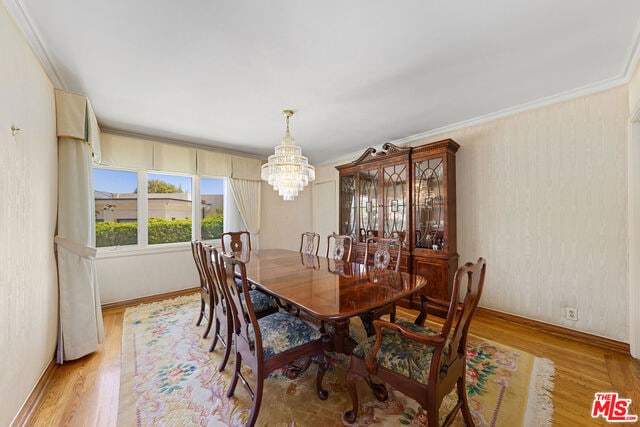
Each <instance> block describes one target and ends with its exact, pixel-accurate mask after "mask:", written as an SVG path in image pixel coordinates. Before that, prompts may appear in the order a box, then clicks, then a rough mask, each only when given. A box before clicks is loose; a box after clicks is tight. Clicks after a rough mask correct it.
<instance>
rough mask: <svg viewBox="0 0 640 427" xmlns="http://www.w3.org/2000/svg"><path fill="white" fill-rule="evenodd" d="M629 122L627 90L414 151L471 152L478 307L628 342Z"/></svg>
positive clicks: (461, 232)
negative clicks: (483, 265)
mask: <svg viewBox="0 0 640 427" xmlns="http://www.w3.org/2000/svg"><path fill="white" fill-rule="evenodd" d="M628 111H629V107H628V99H627V87H626V86H621V87H617V88H613V89H611V90H607V91H604V92H599V93H596V94H593V95H589V96H585V97H580V98H577V99H573V100H570V101H566V102H562V103H558V104H554V105H550V106H547V107H543V108H539V109H536V110H531V111H528V112H524V113H520V114H517V115H513V116H510V117H506V118H503V119H499V120H495V121H491V122H487V123H484V124H480V125H477V126H472V127H467V128H464V129H460V130H456V131H453V132H448V133H446V134H443V135H438V136H434V137H431V138H428V139H424V140H421V141H415V142H414V143H412V144H411V145H420V144H424V143H427V142H433V141H437V140H439V139H443V138H452V139H454V140H455V141H457V142H458V143H459V144H460V145H461V148H460V150H459V151H458V154H457V163H456V166H457V169H456V170H457V178H456V179H457V181H456V182H457V191H458V194H457V215H458V222H457V228H458V252H459V254H460V261H461V263H462V262H467V261H471V260H475V259H477V258H478V257H479V256H483V257H485V258H486V259H487V265H488V267H487V278H486V286H485V288H484V293H483V296H482V300H481V302H480V305H482V306H484V307H488V308H492V309H495V310H499V311H503V312H507V313H512V314H516V315H519V316H524V317H528V318H532V319H536V320H540V321H543V322H548V323H552V324H556V325H560V326H565V327H568V328H574V329H578V330H582V331H585V332H589V333H593V334H597V335H602V336H606V337H609V338H613V339H616V340H620V341H627V340H628V338H629V325H628V309H627V305H626V301H627V294H628V285H627V270H628V262H627V169H626V160H627V157H626V156H627V119H628ZM365 148H366V147H363V151H364V149H365ZM351 160H353V159H346V160H345V161H344V162H340V163H346V162H348V161H351ZM329 166H330V167H333V166H334V165H329ZM319 169H323V170H325V172H324V173H326V174H329V173H330V172H329V171H328V170H326V166H325V167H323V168H319ZM315 209H316V208H315V207H314V210H315ZM336 215H337V214H336ZM567 306H569V307H576V308H577V309H578V318H579V319H578V321H577V322H574V321H570V320H567V319H565V311H564V310H565V307H567Z"/></svg>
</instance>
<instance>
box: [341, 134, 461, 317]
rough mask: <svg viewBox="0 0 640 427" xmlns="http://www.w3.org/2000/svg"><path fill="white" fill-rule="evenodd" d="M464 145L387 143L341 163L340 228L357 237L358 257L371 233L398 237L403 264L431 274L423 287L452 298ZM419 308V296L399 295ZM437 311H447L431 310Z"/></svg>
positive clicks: (447, 142)
mask: <svg viewBox="0 0 640 427" xmlns="http://www.w3.org/2000/svg"><path fill="white" fill-rule="evenodd" d="M459 147H460V146H459V145H458V144H457V143H456V142H455V141H453V140H451V139H446V140H443V141H438V142H433V143H430V144H425V145H421V146H418V147H407V148H401V147H396V146H395V145H393V144H385V145H383V146H382V150H381V151H376V150H375V149H373V148H369V149H367V150H366V151H365V152H364V153H363V154H362V156H360V157H359V158H358V159H357V160H355V161H353V162H351V163H348V164H345V165H341V166H337V167H336V168H337V169H338V171H339V173H340V234H347V235H350V236H351V237H352V238H353V241H354V254H355V258H354V260H355V261H356V262H363V260H364V251H365V241H366V238H367V237H370V236H377V237H386V238H388V237H398V238H400V239H401V241H402V242H403V247H402V258H401V260H400V269H401V270H402V271H412V272H414V273H417V274H420V275H422V276H424V277H426V278H427V280H428V283H429V284H428V285H427V286H426V287H425V288H424V290H423V291H421V292H422V293H423V294H425V295H429V296H432V297H434V298H438V299H442V300H448V299H449V295H451V286H452V283H453V275H454V274H455V271H456V269H457V267H458V254H457V252H456V251H457V246H456V167H455V155H456V151H457V150H458V148H459ZM400 305H403V306H405V307H410V308H415V309H419V308H420V296H419V294H418V295H412V296H411V297H410V298H408V299H406V300H403V301H401V303H400ZM433 313H434V314H440V315H444V314H446V313H440V312H437V311H433Z"/></svg>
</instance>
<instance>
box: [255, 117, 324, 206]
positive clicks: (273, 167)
mask: <svg viewBox="0 0 640 427" xmlns="http://www.w3.org/2000/svg"><path fill="white" fill-rule="evenodd" d="M282 114H284V115H285V116H286V118H287V119H286V120H287V130H286V132H285V134H284V138H283V139H282V143H281V144H280V145H278V146H276V147H275V154H273V155H271V156H269V161H268V162H267V163H265V164H264V165H262V179H264V180H265V181H268V182H269V185H272V186H273V189H274V190H276V191H277V192H278V194H279V195H280V196H282V198H283V199H284V200H293V199H294V198H295V197H296V196H297V195H298V192H299V191H302V189H303V188H304V187H305V186H306V185H307V184H309V183H310V182H311V181H313V180H314V179H316V169H315V168H314V167H313V166H311V165H310V164H309V160H308V159H307V158H306V157H305V156H303V155H302V149H301V148H300V147H298V146H297V145H296V142H295V139H293V137H292V136H291V134H290V133H289V117H291V116H293V111H291V110H284V111H283V112H282Z"/></svg>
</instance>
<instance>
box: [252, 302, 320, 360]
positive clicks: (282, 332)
mask: <svg viewBox="0 0 640 427" xmlns="http://www.w3.org/2000/svg"><path fill="white" fill-rule="evenodd" d="M258 326H259V327H260V333H261V334H262V355H263V357H264V359H268V358H270V357H272V356H274V355H276V354H279V353H282V352H284V351H287V350H289V349H292V348H295V347H298V346H300V345H302V344H306V343H308V342H311V341H315V340H317V339H319V338H320V337H321V336H322V334H321V333H320V332H319V331H318V330H316V329H314V328H313V327H312V326H311V325H309V324H308V323H306V322H305V321H304V320H301V319H300V318H299V317H296V316H294V315H292V314H290V313H287V312H285V311H279V312H277V313H274V314H270V315H268V316H265V317H263V318H261V319H258ZM249 339H250V340H251V343H252V344H253V343H254V342H255V334H254V332H253V328H252V327H251V326H250V327H249Z"/></svg>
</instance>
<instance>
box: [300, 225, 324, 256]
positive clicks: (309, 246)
mask: <svg viewBox="0 0 640 427" xmlns="http://www.w3.org/2000/svg"><path fill="white" fill-rule="evenodd" d="M319 247H320V235H319V234H318V233H314V232H313V231H305V232H304V233H302V236H301V237H300V253H303V254H307V255H316V256H317V255H318V248H319Z"/></svg>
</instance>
